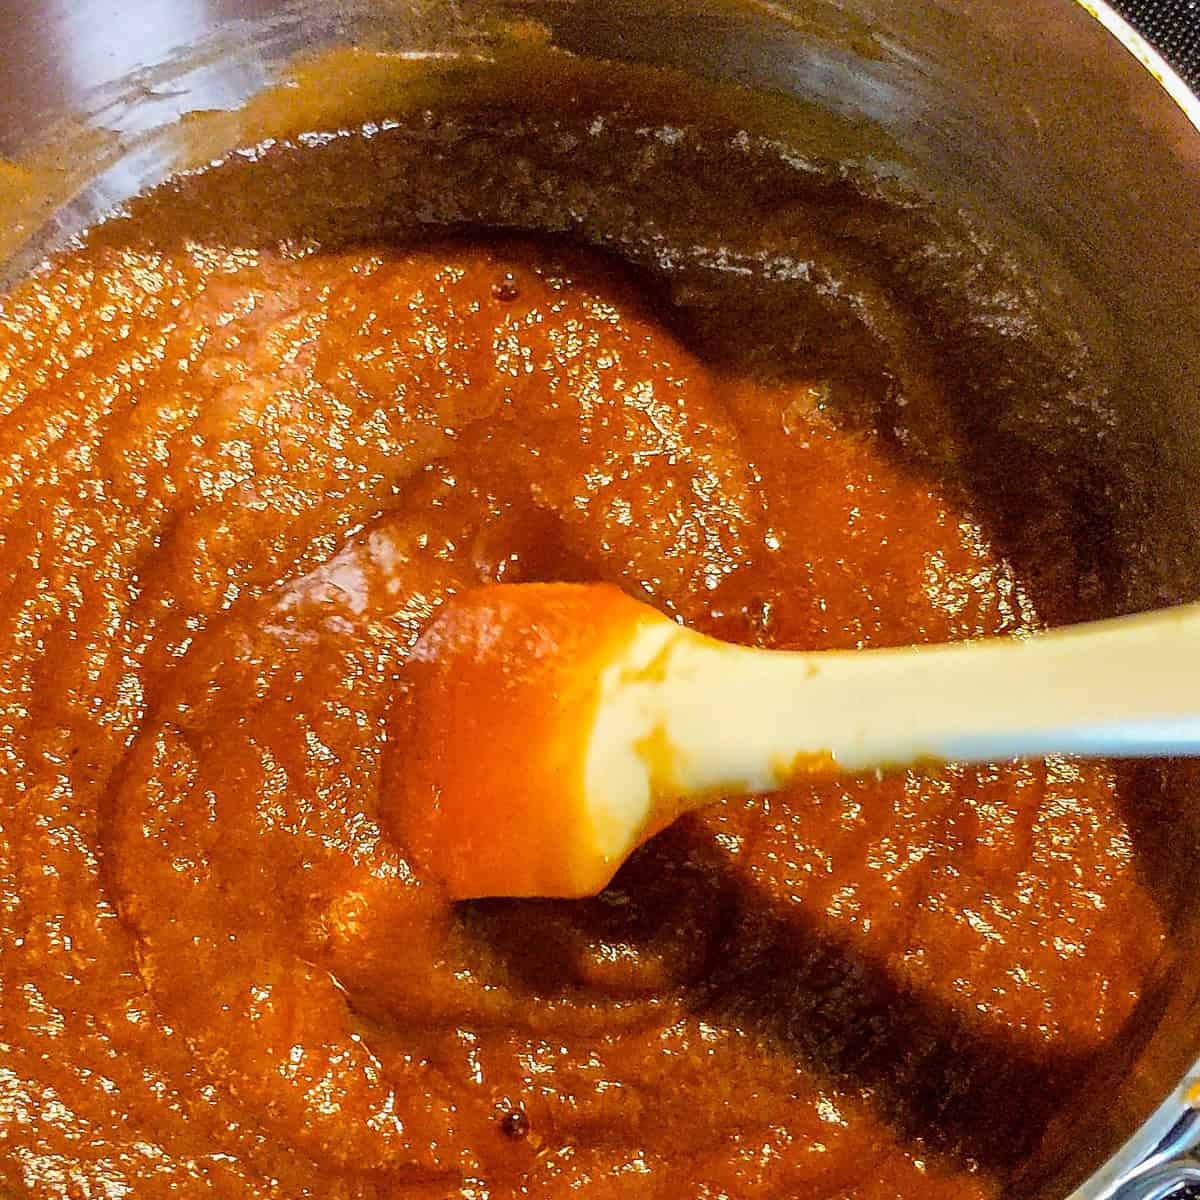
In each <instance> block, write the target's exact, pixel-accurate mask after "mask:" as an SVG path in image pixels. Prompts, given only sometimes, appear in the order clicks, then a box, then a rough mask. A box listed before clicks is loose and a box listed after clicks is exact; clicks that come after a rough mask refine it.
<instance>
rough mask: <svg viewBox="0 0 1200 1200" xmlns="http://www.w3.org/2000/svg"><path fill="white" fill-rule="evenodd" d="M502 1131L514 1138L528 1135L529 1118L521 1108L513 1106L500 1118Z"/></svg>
mask: <svg viewBox="0 0 1200 1200" xmlns="http://www.w3.org/2000/svg"><path fill="white" fill-rule="evenodd" d="M500 1132H501V1133H503V1134H504V1136H505V1137H510V1138H514V1139H516V1138H523V1137H527V1136H528V1135H529V1118H528V1117H527V1116H526V1115H525V1114H524V1113H523V1112H522V1111H521V1110H520V1109H519V1108H511V1109H509V1110H508V1112H506V1113H505V1114H504V1116H502V1117H501V1118H500Z"/></svg>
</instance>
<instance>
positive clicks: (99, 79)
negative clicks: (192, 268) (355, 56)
mask: <svg viewBox="0 0 1200 1200" xmlns="http://www.w3.org/2000/svg"><path fill="white" fill-rule="evenodd" d="M497 10H503V12H504V13H506V14H508V15H517V16H522V15H525V16H531V17H536V18H537V19H538V20H539V21H540V22H542V23H544V24H545V25H546V26H547V27H548V29H549V30H550V31H551V35H552V38H553V40H554V41H555V42H556V43H557V44H558V45H560V46H562V47H564V48H566V49H569V50H572V51H574V52H576V53H580V54H590V55H595V56H597V57H602V58H607V59H620V60H628V61H637V62H653V63H658V64H665V65H672V66H677V67H680V68H682V69H684V70H687V71H690V72H693V73H695V74H697V75H700V76H704V77H708V78H717V79H725V80H734V81H737V82H739V83H743V84H747V85H750V86H753V87H758V88H765V89H774V90H778V91H783V92H786V93H790V94H792V95H794V96H797V97H800V98H803V99H806V100H809V101H814V102H816V103H818V104H821V105H824V106H827V107H829V108H831V109H833V110H835V111H837V112H838V113H839V114H841V115H843V116H845V115H854V116H861V117H862V118H864V119H866V120H867V121H870V122H872V123H875V124H878V125H880V126H882V127H883V128H884V129H886V130H887V131H888V132H889V133H890V134H891V135H892V136H893V137H894V138H895V139H896V140H897V141H898V142H900V143H901V144H903V145H904V146H905V147H906V149H907V150H908V151H909V152H910V153H911V155H912V156H913V157H914V158H916V159H917V160H918V161H920V162H921V164H922V166H923V168H924V169H926V170H927V171H928V172H930V173H931V174H934V175H937V176H938V177H940V178H941V179H942V180H944V181H945V182H946V185H947V187H949V188H950V189H952V190H953V189H958V190H959V191H960V192H961V193H962V194H963V196H964V198H965V199H969V202H970V203H971V205H972V206H974V207H976V208H977V209H980V210H983V211H988V212H991V213H994V214H996V215H997V217H998V218H1003V219H1005V220H1008V221H1011V222H1015V223H1016V224H1017V225H1019V226H1021V227H1022V228H1023V229H1025V230H1026V231H1029V232H1031V233H1032V234H1033V235H1034V236H1035V237H1037V238H1039V239H1041V240H1042V241H1043V242H1044V243H1045V244H1047V245H1051V246H1054V247H1056V248H1057V249H1058V251H1059V252H1060V253H1062V254H1063V255H1064V256H1065V257H1066V258H1067V259H1068V260H1069V261H1070V264H1071V268H1072V270H1073V271H1074V272H1075V273H1076V274H1077V275H1078V276H1079V277H1080V278H1081V279H1083V280H1084V281H1085V282H1086V284H1087V287H1088V290H1089V291H1090V293H1091V295H1092V296H1093V298H1094V299H1095V301H1096V302H1097V303H1098V304H1100V305H1101V306H1103V307H1104V308H1105V309H1106V310H1107V312H1108V313H1109V315H1110V316H1111V317H1112V318H1113V319H1115V320H1117V321H1118V322H1119V323H1120V325H1121V327H1122V328H1123V329H1124V330H1125V335H1124V338H1123V352H1124V354H1125V355H1126V356H1127V359H1128V362H1129V364H1131V366H1132V367H1133V369H1134V371H1135V373H1136V374H1138V375H1139V376H1140V377H1141V378H1142V379H1143V381H1144V382H1145V383H1146V386H1145V387H1144V388H1142V389H1140V390H1139V391H1137V392H1136V393H1135V394H1133V395H1132V396H1131V397H1130V399H1129V402H1128V404H1127V405H1126V410H1125V411H1124V412H1123V414H1122V415H1121V419H1122V420H1125V421H1127V422H1128V423H1129V424H1130V425H1131V426H1133V425H1137V426H1138V428H1139V431H1140V435H1141V438H1142V440H1143V443H1144V444H1145V445H1146V447H1148V454H1149V455H1150V460H1151V461H1152V462H1153V466H1154V470H1153V473H1152V475H1151V476H1148V477H1147V483H1146V488H1145V492H1146V494H1145V496H1144V514H1143V517H1142V518H1141V519H1142V521H1143V525H1144V528H1143V529H1142V531H1141V532H1142V535H1143V538H1144V541H1145V543H1146V545H1147V546H1148V547H1150V549H1151V550H1152V551H1153V554H1152V557H1154V558H1155V559H1156V561H1157V562H1158V563H1159V564H1160V570H1159V577H1158V579H1157V582H1156V583H1155V584H1154V588H1157V591H1154V590H1153V589H1151V593H1149V594H1148V596H1147V598H1148V600H1149V601H1150V602H1153V601H1154V599H1155V597H1156V596H1159V597H1163V598H1175V597H1179V596H1183V595H1189V596H1197V595H1200V383H1198V380H1200V372H1197V370H1196V365H1195V364H1196V361H1197V358H1198V351H1200V202H1198V201H1200V134H1198V133H1197V129H1200V99H1198V98H1197V97H1196V96H1194V95H1192V94H1191V93H1189V91H1188V90H1187V88H1186V87H1185V86H1184V84H1183V83H1182V82H1181V81H1180V80H1179V78H1178V77H1177V76H1175V75H1174V74H1173V73H1172V72H1171V71H1170V70H1169V69H1168V68H1167V67H1166V66H1165V65H1164V64H1163V62H1162V61H1161V60H1160V59H1159V58H1158V56H1157V55H1155V54H1154V52H1153V51H1152V50H1151V49H1150V48H1149V47H1148V46H1147V45H1146V44H1145V43H1144V42H1142V41H1141V39H1140V38H1138V36H1137V35H1136V34H1135V33H1134V32H1133V31H1132V30H1131V29H1130V28H1129V27H1128V26H1127V25H1126V24H1125V23H1124V22H1123V21H1122V20H1121V19H1120V18H1119V17H1118V16H1117V15H1116V14H1115V13H1113V12H1112V11H1111V10H1110V9H1108V8H1107V7H1105V6H1104V5H1103V4H1092V3H1088V4H1084V3H1080V4H1076V3H1074V2H1073V0H1021V2H1020V3H1016V4H1014V3H1013V0H840V2H837V0H774V2H768V0H754V2H752V3H750V2H748V3H745V4H741V5H734V4H732V3H727V2H725V0H497V2H496V3H491V4H488V3H487V2H486V0H479V2H478V3H457V4H456V3H453V0H376V2H375V3H371V2H369V0H364V2H362V3H349V4H339V5H334V4H330V3H328V2H327V0H325V2H323V0H301V2H299V3H297V2H296V0H121V2H120V3H117V2H116V0H10V3H9V4H8V5H7V6H5V7H4V8H2V9H0V65H2V69H3V81H4V87H3V89H2V90H0V154H2V155H5V156H7V157H8V158H9V159H12V160H19V161H20V162H22V163H24V164H25V165H26V166H28V167H30V170H28V171H26V170H10V171H9V172H8V173H7V174H6V173H5V172H4V171H2V170H0V211H3V212H5V213H7V214H8V221H7V228H4V229H0V252H2V254H3V258H4V264H3V266H0V274H2V275H3V276H5V277H7V278H8V279H12V278H16V277H18V276H20V275H21V274H22V273H24V272H25V271H27V270H28V269H29V268H30V267H31V266H32V265H33V264H34V263H36V262H37V261H38V260H39V259H40V258H41V257H42V256H43V255H44V254H45V253H46V252H47V250H48V249H50V248H52V247H54V246H55V245H57V244H61V243H62V242H63V241H64V240H66V239H67V238H69V237H70V236H71V235H72V234H74V233H76V232H78V231H79V230H80V229H82V228H84V227H86V226H87V225H88V224H90V223H91V222H93V221H94V220H96V219H97V218H98V217H100V216H102V215H103V214H104V213H106V212H107V211H109V210H110V209H111V208H112V207H113V206H114V205H115V204H117V203H119V202H120V201H122V200H124V199H125V198H126V197H128V196H130V195H132V194H133V193H135V192H137V191H140V190H141V189H143V188H144V187H146V186H148V185H150V184H152V183H155V182H158V181H159V180H161V179H162V178H164V177H165V176H166V175H167V174H169V173H170V171H171V170H172V169H173V168H174V167H175V166H177V165H178V162H179V157H178V156H179V153H180V143H179V141H178V139H177V137H176V135H175V130H176V124H175V123H176V122H177V121H178V119H179V118H180V117H181V116H183V115H184V114H187V113H190V112H193V111H195V110H201V109H205V110H207V109H214V108H217V109H224V108H232V107H235V106H237V105H239V104H241V103H242V102H244V101H246V100H247V99H248V98H249V97H251V96H252V95H254V94H255V93H256V92H257V91H259V90H260V89H261V88H262V87H264V86H265V85H266V84H267V83H269V82H270V81H271V80H272V78H273V77H274V75H275V73H276V72H277V71H278V69H279V68H280V67H281V66H282V65H283V64H284V63H285V62H287V61H288V60H289V59H290V58H292V57H293V56H294V55H295V54H296V53H297V52H300V51H308V50H313V49H316V48H320V47H323V46H327V45H332V44H336V43H342V42H347V41H359V40H367V41H370V42H372V43H378V44H385V45H388V46H390V47H395V48H399V49H402V50H408V51H412V52H419V53H425V54H428V53H440V52H444V51H450V50H454V49H456V48H458V47H460V46H462V45H463V44H466V43H468V42H469V43H472V44H478V28H479V24H478V23H479V19H480V18H481V17H482V16H484V15H486V14H487V13H489V12H492V13H494V12H495V11H497ZM332 82H333V83H334V84H336V81H332ZM2 166H3V164H0V167H2ZM10 177H11V178H10ZM6 179H10V182H8V183H6V182H5V180H6ZM1164 778H1165V776H1164ZM1189 783H1190V790H1189V786H1188V784H1189ZM1198 785H1200V776H1195V777H1193V778H1192V779H1191V780H1190V781H1189V780H1184V781H1183V784H1181V785H1180V786H1179V787H1177V788H1176V791H1175V792H1174V793H1173V794H1175V795H1176V796H1177V797H1178V803H1179V808H1178V810H1177V812H1176V813H1175V814H1174V815H1173V817H1172V822H1173V823H1174V828H1175V829H1176V830H1177V832H1178V836H1179V837H1180V838H1191V839H1193V840H1192V842H1191V843H1190V844H1194V845H1196V846H1200V833H1198V832H1197V831H1200V786H1198ZM1191 893H1195V894H1194V895H1191ZM1180 895H1181V898H1180V899H1179V902H1178V903H1177V904H1176V906H1175V908H1174V910H1173V915H1172V924H1173V929H1172V932H1173V937H1174V940H1175V953H1174V958H1173V960H1172V962H1171V963H1170V964H1168V965H1167V967H1166V970H1165V976H1164V983H1163V988H1162V996H1161V999H1160V1001H1159V1002H1158V1003H1157V1004H1156V1006H1155V1007H1154V1009H1153V1011H1152V1012H1149V1013H1146V1014H1144V1019H1143V1020H1142V1022H1141V1026H1140V1027H1139V1029H1137V1030H1136V1031H1134V1034H1133V1036H1131V1038H1130V1039H1129V1044H1128V1045H1127V1046H1126V1047H1124V1048H1123V1050H1122V1051H1121V1053H1120V1055H1118V1061H1114V1063H1113V1064H1112V1067H1111V1070H1110V1071H1109V1072H1108V1074H1107V1076H1106V1078H1104V1079H1102V1080H1097V1081H1096V1083H1095V1086H1094V1087H1093V1088H1091V1089H1089V1092H1088V1094H1086V1095H1081V1096H1080V1097H1079V1103H1078V1106H1077V1107H1076V1108H1075V1109H1074V1110H1073V1111H1072V1112H1070V1113H1066V1114H1064V1115H1063V1117H1062V1118H1061V1119H1060V1120H1059V1121H1058V1122H1056V1124H1055V1125H1054V1127H1052V1128H1050V1129H1047V1130H1046V1131H1045V1136H1044V1139H1043V1145H1042V1148H1041V1150H1040V1151H1039V1153H1038V1155H1037V1156H1035V1157H1036V1161H1034V1162H1031V1163H1030V1164H1028V1165H1027V1169H1026V1170H1024V1171H1023V1172H1022V1173H1021V1175H1020V1177H1019V1178H1020V1180H1021V1181H1023V1182H1021V1183H1020V1184H1019V1185H1018V1186H1019V1187H1020V1190H1021V1194H1023V1195H1028V1194H1038V1195H1047V1196H1050V1195H1055V1196H1059V1197H1061V1196H1064V1195H1069V1196H1070V1197H1071V1200H1154V1198H1159V1197H1166V1196H1170V1195H1175V1194H1177V1193H1178V1192H1179V1191H1180V1189H1181V1188H1183V1187H1185V1186H1186V1185H1187V1184H1189V1183H1191V1184H1195V1185H1197V1187H1200V1063H1198V1061H1197V1059H1198V1056H1200V973H1198V972H1197V971H1196V969H1195V964H1196V962H1197V961H1200V955H1198V954H1197V950H1198V949H1200V889H1198V888H1195V886H1194V885H1192V886H1191V888H1190V889H1189V887H1188V880H1187V878H1186V874H1185V877H1184V880H1183V883H1182V892H1181V893H1180ZM1190 895H1191V898H1190V899H1189V896H1190ZM1181 1030H1182V1031H1183V1032H1181ZM1097 1163H1102V1164H1103V1165H1102V1166H1100V1167H1099V1168H1098V1169H1097V1167H1096V1164H1097ZM1081 1181H1082V1182H1081ZM1198 1194H1200V1193H1198Z"/></svg>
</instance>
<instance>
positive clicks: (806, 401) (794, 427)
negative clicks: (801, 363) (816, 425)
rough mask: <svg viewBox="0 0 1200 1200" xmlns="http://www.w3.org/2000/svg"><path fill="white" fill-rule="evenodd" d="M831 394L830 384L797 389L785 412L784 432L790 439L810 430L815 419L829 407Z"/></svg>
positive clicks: (810, 384)
mask: <svg viewBox="0 0 1200 1200" xmlns="http://www.w3.org/2000/svg"><path fill="white" fill-rule="evenodd" d="M830 392H831V389H830V386H829V384H828V382H823V383H809V384H805V385H804V386H803V387H800V388H797V389H796V392H795V394H794V395H793V397H792V399H791V401H790V402H789V403H788V405H787V407H786V408H785V409H784V410H783V432H784V433H786V434H787V435H788V437H794V436H795V435H796V434H798V433H803V432H804V431H805V430H806V429H808V428H809V426H810V425H811V423H812V419H813V417H815V416H816V415H817V414H818V413H823V412H824V411H825V410H826V409H827V408H828V407H829V397H830Z"/></svg>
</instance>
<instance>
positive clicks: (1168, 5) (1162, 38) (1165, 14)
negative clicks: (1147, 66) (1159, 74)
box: [1114, 0, 1200, 90]
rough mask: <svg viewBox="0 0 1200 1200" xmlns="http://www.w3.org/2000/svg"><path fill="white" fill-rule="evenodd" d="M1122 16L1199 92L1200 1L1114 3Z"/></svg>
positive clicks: (1128, 0)
mask: <svg viewBox="0 0 1200 1200" xmlns="http://www.w3.org/2000/svg"><path fill="white" fill-rule="evenodd" d="M1114 7H1115V8H1117V9H1118V10H1119V11H1120V12H1121V13H1122V15H1123V16H1124V17H1125V18H1126V19H1127V20H1128V21H1130V22H1132V23H1133V24H1134V25H1136V26H1137V28H1138V29H1140V30H1141V32H1142V33H1143V34H1145V35H1146V37H1147V38H1149V39H1150V41H1152V42H1153V43H1154V45H1155V46H1156V47H1157V48H1158V50H1159V51H1160V53H1161V54H1162V56H1163V57H1164V58H1165V59H1166V60H1167V61H1168V62H1169V63H1171V65H1172V66H1173V67H1174V68H1175V69H1176V70H1177V71H1178V72H1179V73H1180V74H1181V75H1182V76H1183V77H1184V79H1185V80H1186V81H1187V83H1188V85H1189V86H1190V87H1191V88H1192V89H1193V90H1197V89H1200V0H1118V2H1117V3H1116V4H1115V5H1114Z"/></svg>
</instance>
